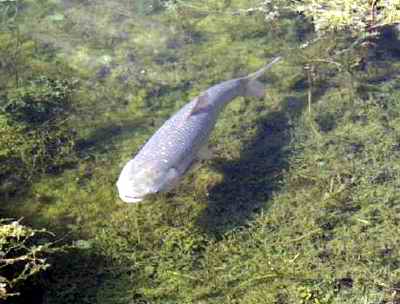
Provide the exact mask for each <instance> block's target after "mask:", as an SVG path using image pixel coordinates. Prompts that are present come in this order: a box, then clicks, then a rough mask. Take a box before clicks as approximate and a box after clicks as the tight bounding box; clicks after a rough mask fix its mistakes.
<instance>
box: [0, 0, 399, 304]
mask: <svg viewBox="0 0 400 304" xmlns="http://www.w3.org/2000/svg"><path fill="white" fill-rule="evenodd" d="M219 3H220V2H216V1H210V2H209V6H208V7H207V9H208V10H212V11H215V12H224V10H225V9H226V10H227V11H231V10H236V9H238V8H246V3H245V2H244V1H232V2H231V5H229V4H228V2H226V3H227V4H226V7H225V8H224V7H223V6H222V7H221V6H220V4H219ZM101 4H104V3H102V2H99V3H97V4H93V6H90V4H88V5H89V7H88V8H86V10H85V7H84V6H80V7H79V9H80V11H78V10H75V8H74V7H73V6H71V7H69V8H68V9H65V11H63V15H65V16H66V17H65V19H64V20H57V22H53V24H49V25H48V24H44V25H42V26H50V29H51V30H50V31H48V32H47V33H46V35H38V34H37V33H43V30H40V26H41V25H40V24H39V23H38V24H35V25H34V26H35V31H33V32H32V33H31V35H29V31H26V32H25V33H24V35H26V36H25V38H24V41H22V42H21V43H22V44H21V45H26V47H24V48H22V49H21V54H24V56H20V57H21V58H20V59H19V61H18V62H19V64H18V65H20V66H23V67H25V71H24V73H23V74H21V75H20V78H21V80H23V79H24V78H26V79H29V77H30V75H32V74H33V75H35V74H43V73H47V72H48V73H50V74H53V75H54V74H56V71H58V70H62V68H61V67H62V66H64V65H67V66H68V70H65V72H64V73H63V74H62V75H63V76H64V77H73V78H79V79H80V87H79V91H78V92H77V94H76V96H75V97H74V98H75V100H74V102H75V104H74V105H75V106H76V113H74V114H73V115H72V116H71V125H73V126H74V127H75V128H76V130H77V136H78V137H79V142H78V143H77V147H78V151H77V153H78V155H79V160H78V161H77V162H76V164H75V166H74V167H73V168H67V169H66V170H64V171H63V172H61V173H59V174H58V175H49V174H47V175H42V176H37V178H36V179H35V180H34V181H33V182H32V185H31V187H30V188H29V191H28V193H27V194H25V195H24V196H18V197H14V198H13V200H12V201H11V200H8V202H7V204H4V205H2V210H1V212H2V214H4V216H13V217H16V218H19V217H24V221H26V222H28V223H30V224H31V225H33V226H35V227H47V228H48V229H50V230H51V231H54V232H56V233H57V235H58V236H60V237H63V238H64V241H65V242H67V243H68V242H71V243H74V244H76V248H75V249H73V250H71V251H67V252H65V253H64V254H58V256H57V257H55V258H54V260H53V263H52V264H53V265H52V267H51V268H50V273H49V278H48V279H47V280H44V283H43V288H44V290H47V291H46V292H44V299H45V302H48V303H315V304H316V303H379V302H382V303H385V302H393V303H395V302H396V301H398V295H397V293H396V291H397V289H398V284H399V258H400V256H399V251H398V246H399V241H400V240H399V228H398V223H399V217H398V214H399V212H398V210H399V194H398V191H397V189H398V186H399V181H400V179H399V178H400V175H399V174H400V171H399V170H400V167H399V165H398V163H399V154H398V149H399V142H398V140H399V131H400V129H399V124H398V121H399V119H400V116H399V113H400V104H399V100H400V99H399V98H400V96H399V94H398V93H397V92H396V90H397V89H398V87H399V85H400V82H399V79H398V77H397V75H396V74H395V72H394V71H396V69H398V67H399V65H398V63H396V61H395V59H396V57H391V56H392V54H390V53H387V52H386V51H385V50H383V52H386V53H385V55H386V56H387V57H388V59H387V60H374V59H372V58H371V63H370V67H369V68H368V72H363V71H360V70H357V69H356V68H354V66H353V65H354V62H358V59H359V54H358V53H356V52H355V53H352V54H351V55H348V54H345V55H343V56H338V58H334V61H335V62H337V63H338V64H340V67H341V69H338V68H337V67H336V65H332V64H329V63H326V62H324V63H321V62H319V61H318V60H319V59H321V58H322V59H327V58H328V59H331V58H330V57H329V55H328V54H330V53H332V50H335V48H337V47H338V46H340V45H343V44H345V42H344V41H345V39H341V38H338V39H336V40H335V39H328V40H326V41H322V42H320V43H316V44H315V45H312V46H311V47H310V48H308V49H305V50H299V49H298V48H297V47H298V46H299V45H300V44H301V43H302V42H304V41H303V40H301V39H302V38H303V36H304V33H301V29H304V28H307V26H304V25H303V26H302V27H299V24H301V22H304V21H302V20H301V19H298V18H297V19H296V18H287V19H284V20H283V21H281V22H280V23H277V24H274V25H273V26H272V27H267V26H266V25H265V23H263V20H262V18H258V17H257V18H252V17H249V16H233V15H231V14H223V13H221V15H219V14H205V13H201V12H198V11H183V12H175V13H174V12H167V11H163V10H160V11H158V12H156V13H155V14H153V15H151V16H149V17H148V18H144V19H141V18H143V17H139V16H137V15H134V14H133V13H130V11H129V10H128V11H127V12H125V15H127V17H126V16H123V17H121V18H122V19H117V20H119V22H115V23H110V24H109V25H110V26H109V27H108V26H107V25H108V22H110V20H113V18H116V16H115V15H113V14H114V12H115V10H107V9H106V8H107V6H102V5H101ZM110 5H111V6H113V5H117V4H112V3H111V4H110ZM143 5H145V4H143ZM50 7H51V8H52V9H50ZM113 7H114V8H115V6H113ZM45 8H46V9H47V10H48V16H54V15H56V14H58V13H57V12H54V10H55V11H57V10H59V9H60V3H59V2H48V3H47V2H46V3H45V1H44V4H43V12H44V11H46V10H45ZM90 9H93V10H92V11H91V10H90ZM99 12H102V14H101V17H99V18H98V19H93V24H94V25H91V26H89V25H90V24H89V23H88V21H87V20H88V19H91V18H90V16H92V17H93V16H94V15H95V13H96V14H97V13H99ZM118 12H121V11H118ZM177 13H178V14H180V15H176V14H177ZM29 14H33V13H32V12H31V11H30V12H29ZM85 14H87V15H86V16H85ZM91 14H93V15H91ZM29 17H30V18H33V17H32V15H29ZM83 17H85V18H83ZM68 18H69V19H68ZM71 20H72V21H75V22H76V24H78V25H79V24H80V25H86V27H83V26H75V27H72V28H71V30H70V31H68V30H67V28H68V27H67V25H68V23H67V22H71ZM121 20H123V21H121ZM178 20H182V22H178ZM24 22H27V21H26V20H25V21H24ZM63 22H65V24H62V23H63ZM21 24H26V23H23V22H22V21H21ZM21 28H23V27H21ZM122 32H126V37H125V38H124V37H122V35H119V33H122ZM85 33H86V36H85V35H84V34H85ZM300 34H302V35H300ZM306 34H307V33H306ZM309 34H310V33H309ZM82 35H83V36H84V37H85V39H78V37H81V36H82ZM11 37H12V35H9V34H8V33H5V34H2V36H1V39H4V40H7V41H12V38H11ZM43 44H50V46H47V49H46V47H45V46H43ZM10 45H11V42H10ZM34 46H36V48H37V49H38V50H40V51H39V54H47V56H44V55H42V56H38V55H37V53H36V51H33V49H34ZM290 49H292V50H294V51H291V50H290ZM0 50H1V51H2V52H3V53H2V54H9V53H10V52H11V51H12V49H11V47H7V45H6V44H2V47H1V49H0ZM288 50H289V51H288ZM7 52H8V53H7ZM40 52H41V53H40ZM282 52H284V53H286V54H288V57H287V58H286V59H285V62H283V63H282V64H280V65H276V66H275V67H274V68H273V69H272V70H271V72H269V73H268V75H266V77H265V79H264V80H265V82H266V83H267V92H266V97H265V99H264V100H263V101H257V100H253V99H244V98H239V99H238V100H236V101H234V102H233V103H232V104H231V105H229V106H228V107H227V109H226V110H225V111H224V112H223V113H222V114H221V117H220V119H219V121H218V123H217V127H216V129H215V131H214V133H213V135H212V137H211V139H210V149H211V150H212V153H213V155H214V157H213V159H211V160H208V161H205V162H203V163H202V164H201V166H200V167H199V168H197V169H196V170H193V171H192V172H190V173H189V174H188V176H187V177H186V178H185V179H184V180H183V182H182V183H181V185H179V187H178V188H177V189H175V190H174V191H173V192H172V193H169V194H162V195H157V196H153V197H151V198H149V199H148V200H147V201H146V202H144V203H143V204H138V205H127V204H123V203H122V202H121V201H120V200H119V199H118V195H117V192H116V188H115V181H116V179H117V177H118V174H119V172H120V170H121V168H122V166H123V165H124V163H125V162H126V161H127V160H128V159H129V158H130V157H131V156H132V154H133V153H134V152H135V151H137V150H138V149H139V147H140V146H141V145H142V144H143V143H144V142H145V141H146V139H148V137H149V136H150V135H151V134H152V133H153V132H154V131H155V130H156V129H157V128H158V127H159V126H160V125H161V124H162V122H163V120H165V119H166V118H168V117H169V116H170V115H171V114H172V113H174V111H176V110H177V109H178V108H179V107H180V106H182V105H183V104H184V103H185V102H187V101H188V100H189V99H190V98H191V97H194V96H196V95H197V94H198V93H199V92H200V91H201V90H203V89H205V88H207V87H208V86H210V85H212V84H214V83H217V82H219V81H222V80H225V79H229V78H232V77H236V76H238V75H244V74H246V73H248V72H252V71H254V70H256V69H257V68H259V67H260V66H262V65H263V64H265V62H267V61H268V60H270V59H271V58H272V57H274V56H275V54H279V53H282ZM22 57H24V58H22ZM30 58H35V60H33V59H32V60H31V59H30ZM332 60H333V59H332ZM313 63H314V64H315V70H314V71H315V75H313V83H312V86H310V85H309V83H308V80H307V76H308V75H307V71H306V70H304V65H305V64H308V65H310V64H313ZM352 66H353V67H352ZM0 77H1V80H2V87H6V85H10V83H12V82H11V81H9V80H8V79H3V78H5V77H4V76H0ZM4 84H6V85H4ZM310 92H311V93H312V94H311V97H312V98H311V100H309V99H308V96H310V95H309V93H310ZM65 234H66V236H64V235H65ZM76 241H80V242H81V243H79V242H78V243H76ZM82 242H87V243H82ZM79 244H86V245H87V246H80V245H79ZM88 244H89V245H88ZM16 301H18V300H16Z"/></svg>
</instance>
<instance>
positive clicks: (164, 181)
mask: <svg viewBox="0 0 400 304" xmlns="http://www.w3.org/2000/svg"><path fill="white" fill-rule="evenodd" d="M280 60H281V57H276V58H275V59H273V60H272V61H271V62H270V63H269V64H267V65H266V66H264V67H263V68H261V69H260V70H258V71H256V72H255V73H252V74H249V75H247V76H245V77H240V78H235V79H231V80H227V81H224V82H221V83H219V84H216V85H214V86H212V87H210V88H208V89H207V90H205V91H203V92H202V93H200V95H199V96H197V97H196V98H194V99H193V100H191V101H190V102H188V103H186V104H185V105H184V106H183V107H182V108H181V109H179V110H178V111H177V112H176V113H175V114H174V115H172V116H171V117H170V118H169V119H168V120H167V121H166V122H165V123H164V124H163V125H162V126H161V127H160V128H159V129H158V130H157V131H156V132H155V133H154V134H153V135H152V136H151V137H150V139H149V140H148V141H147V142H146V143H145V144H144V146H143V147H142V148H141V149H140V150H139V152H138V153H137V154H136V156H135V157H134V158H133V159H130V160H129V161H128V162H127V163H126V164H125V166H124V167H123V169H122V171H121V173H120V175H119V178H118V181H117V188H118V193H119V197H120V199H121V200H122V201H124V202H126V203H138V202H140V201H142V200H143V199H144V198H145V197H147V196H148V195H150V194H153V193H158V192H169V191H171V190H172V189H173V188H175V187H176V186H177V185H178V184H179V182H180V180H181V179H182V178H183V177H184V176H185V174H186V173H187V172H188V171H189V169H190V168H191V167H192V166H193V164H194V163H196V162H197V161H199V160H202V159H204V158H206V154H207V153H206V151H207V149H206V148H207V141H208V139H209V137H210V134H211V132H212V130H213V129H214V126H215V123H216V121H217V119H218V116H219V114H220V113H221V111H222V110H223V109H224V107H225V106H226V105H227V104H228V103H229V102H230V101H232V100H233V99H235V98H236V97H239V96H253V97H257V98H259V99H261V98H264V96H265V86H264V85H263V84H262V83H261V82H260V81H259V80H258V79H259V78H260V77H261V76H262V75H263V74H264V73H265V72H266V71H267V70H268V69H269V68H271V67H272V66H273V65H274V64H275V63H277V62H278V61H280Z"/></svg>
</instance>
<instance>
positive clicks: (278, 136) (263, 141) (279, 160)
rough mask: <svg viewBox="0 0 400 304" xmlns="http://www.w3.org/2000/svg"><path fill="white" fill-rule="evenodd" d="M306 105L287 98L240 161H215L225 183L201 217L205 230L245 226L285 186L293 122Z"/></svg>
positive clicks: (212, 193) (260, 124)
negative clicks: (284, 178) (283, 184)
mask: <svg viewBox="0 0 400 304" xmlns="http://www.w3.org/2000/svg"><path fill="white" fill-rule="evenodd" d="M305 105H306V101H305V98H298V97H286V98H285V99H284V100H283V102H282V104H281V109H280V110H279V111H275V112H271V113H268V114H267V115H266V116H264V117H262V118H260V119H259V121H258V122H257V125H258V130H257V133H256V135H255V136H254V138H253V139H252V140H251V141H250V142H249V143H248V144H246V145H244V146H245V149H244V150H243V151H242V152H241V156H240V158H239V159H235V160H231V161H229V160H228V161H227V160H226V159H222V158H220V159H218V158H217V159H214V161H213V163H212V164H211V166H213V167H214V168H215V169H217V170H218V171H220V172H222V173H223V174H224V179H223V181H222V182H221V183H219V184H217V185H215V186H214V187H213V188H211V189H209V195H208V200H209V203H208V206H207V207H206V208H205V210H204V211H203V213H202V214H201V215H200V217H199V218H198V221H197V224H198V225H199V226H200V227H201V229H203V230H205V232H207V233H211V234H213V235H218V234H223V233H225V232H228V231H230V230H233V229H235V228H237V227H240V226H244V225H246V223H247V222H248V220H249V219H250V218H251V217H252V216H253V215H255V214H256V213H257V212H259V211H261V210H264V211H265V210H268V208H269V207H270V204H269V203H266V202H267V201H268V200H269V199H270V198H271V196H272V194H273V192H275V191H278V190H279V189H280V188H281V185H282V176H283V173H284V172H285V171H286V170H287V169H288V163H289V162H288V159H289V156H290V154H291V152H290V150H289V148H288V146H289V142H290V140H291V132H290V130H291V126H292V120H293V119H295V117H297V116H298V115H299V114H300V113H301V112H302V110H303V108H304V107H305Z"/></svg>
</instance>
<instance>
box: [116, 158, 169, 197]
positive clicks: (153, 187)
mask: <svg viewBox="0 0 400 304" xmlns="http://www.w3.org/2000/svg"><path fill="white" fill-rule="evenodd" d="M167 180H168V170H165V169H164V170H163V169H160V168H158V167H157V166H154V165H148V164H138V163H137V162H135V159H133V160H130V161H129V162H128V163H127V164H126V165H125V167H124V168H123V169H122V172H121V174H120V176H119V178H118V181H117V188H118V192H119V197H120V198H121V200H123V201H124V202H126V203H138V202H140V201H142V200H143V199H144V198H145V197H146V196H148V195H149V194H153V193H157V192H159V191H163V190H164V189H165V184H166V182H167Z"/></svg>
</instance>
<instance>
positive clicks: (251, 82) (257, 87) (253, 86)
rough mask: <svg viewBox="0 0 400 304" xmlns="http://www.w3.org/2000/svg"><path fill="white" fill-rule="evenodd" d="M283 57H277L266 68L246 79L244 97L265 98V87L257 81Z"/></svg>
mask: <svg viewBox="0 0 400 304" xmlns="http://www.w3.org/2000/svg"><path fill="white" fill-rule="evenodd" d="M281 59H282V57H276V58H274V60H272V61H271V62H270V63H268V64H267V65H266V66H264V67H262V68H261V69H259V70H258V71H257V72H254V73H252V74H250V75H248V76H247V77H246V78H244V79H245V80H246V84H245V90H244V94H243V95H244V96H254V97H257V98H263V97H264V94H265V85H264V84H262V83H261V82H259V81H258V80H257V79H258V78H260V77H261V76H262V75H263V74H264V73H265V72H266V71H267V70H268V69H270V68H271V67H272V66H273V65H274V64H275V63H277V62H278V61H280V60H281Z"/></svg>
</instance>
